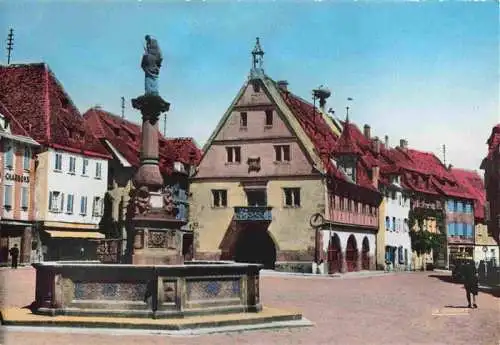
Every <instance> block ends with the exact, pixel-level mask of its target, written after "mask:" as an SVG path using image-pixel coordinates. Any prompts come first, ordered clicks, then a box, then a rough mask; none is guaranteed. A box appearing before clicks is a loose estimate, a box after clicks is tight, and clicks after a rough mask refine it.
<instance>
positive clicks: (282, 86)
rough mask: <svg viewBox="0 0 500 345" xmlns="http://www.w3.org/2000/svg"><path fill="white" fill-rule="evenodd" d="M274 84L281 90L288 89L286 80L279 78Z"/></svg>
mask: <svg viewBox="0 0 500 345" xmlns="http://www.w3.org/2000/svg"><path fill="white" fill-rule="evenodd" d="M276 84H278V87H279V88H280V90H281V91H288V82H287V81H286V80H279V81H278V82H277V83H276Z"/></svg>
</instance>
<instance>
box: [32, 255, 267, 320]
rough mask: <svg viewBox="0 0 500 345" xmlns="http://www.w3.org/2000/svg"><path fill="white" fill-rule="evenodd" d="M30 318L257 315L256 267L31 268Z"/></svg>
mask: <svg viewBox="0 0 500 345" xmlns="http://www.w3.org/2000/svg"><path fill="white" fill-rule="evenodd" d="M33 267H34V268H35V269H36V293H35V302H34V303H33V305H32V311H33V313H34V314H44V315H53V316H55V315H74V316H115V317H133V318H137V317H143V318H154V319H157V318H179V317H184V316H189V315H209V314H223V313H240V312H258V311H261V310H262V305H261V304H260V298H259V271H260V269H261V268H262V265H259V264H246V263H235V262H231V261H217V262H209V261H206V262H204V261H192V262H186V263H185V264H184V265H122V264H96V263H88V262H81V263H76V262H43V263H35V264H33Z"/></svg>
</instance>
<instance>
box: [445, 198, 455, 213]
mask: <svg viewBox="0 0 500 345" xmlns="http://www.w3.org/2000/svg"><path fill="white" fill-rule="evenodd" d="M446 208H447V209H448V212H453V211H454V210H455V202H454V201H453V200H448V202H447V207H446Z"/></svg>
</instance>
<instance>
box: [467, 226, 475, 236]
mask: <svg viewBox="0 0 500 345" xmlns="http://www.w3.org/2000/svg"><path fill="white" fill-rule="evenodd" d="M467 237H468V238H472V237H474V233H473V230H472V224H467Z"/></svg>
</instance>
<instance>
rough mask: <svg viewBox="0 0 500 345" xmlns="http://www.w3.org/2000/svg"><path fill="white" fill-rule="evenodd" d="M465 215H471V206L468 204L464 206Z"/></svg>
mask: <svg viewBox="0 0 500 345" xmlns="http://www.w3.org/2000/svg"><path fill="white" fill-rule="evenodd" d="M465 213H472V204H471V203H470V202H468V203H467V204H466V205H465Z"/></svg>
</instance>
